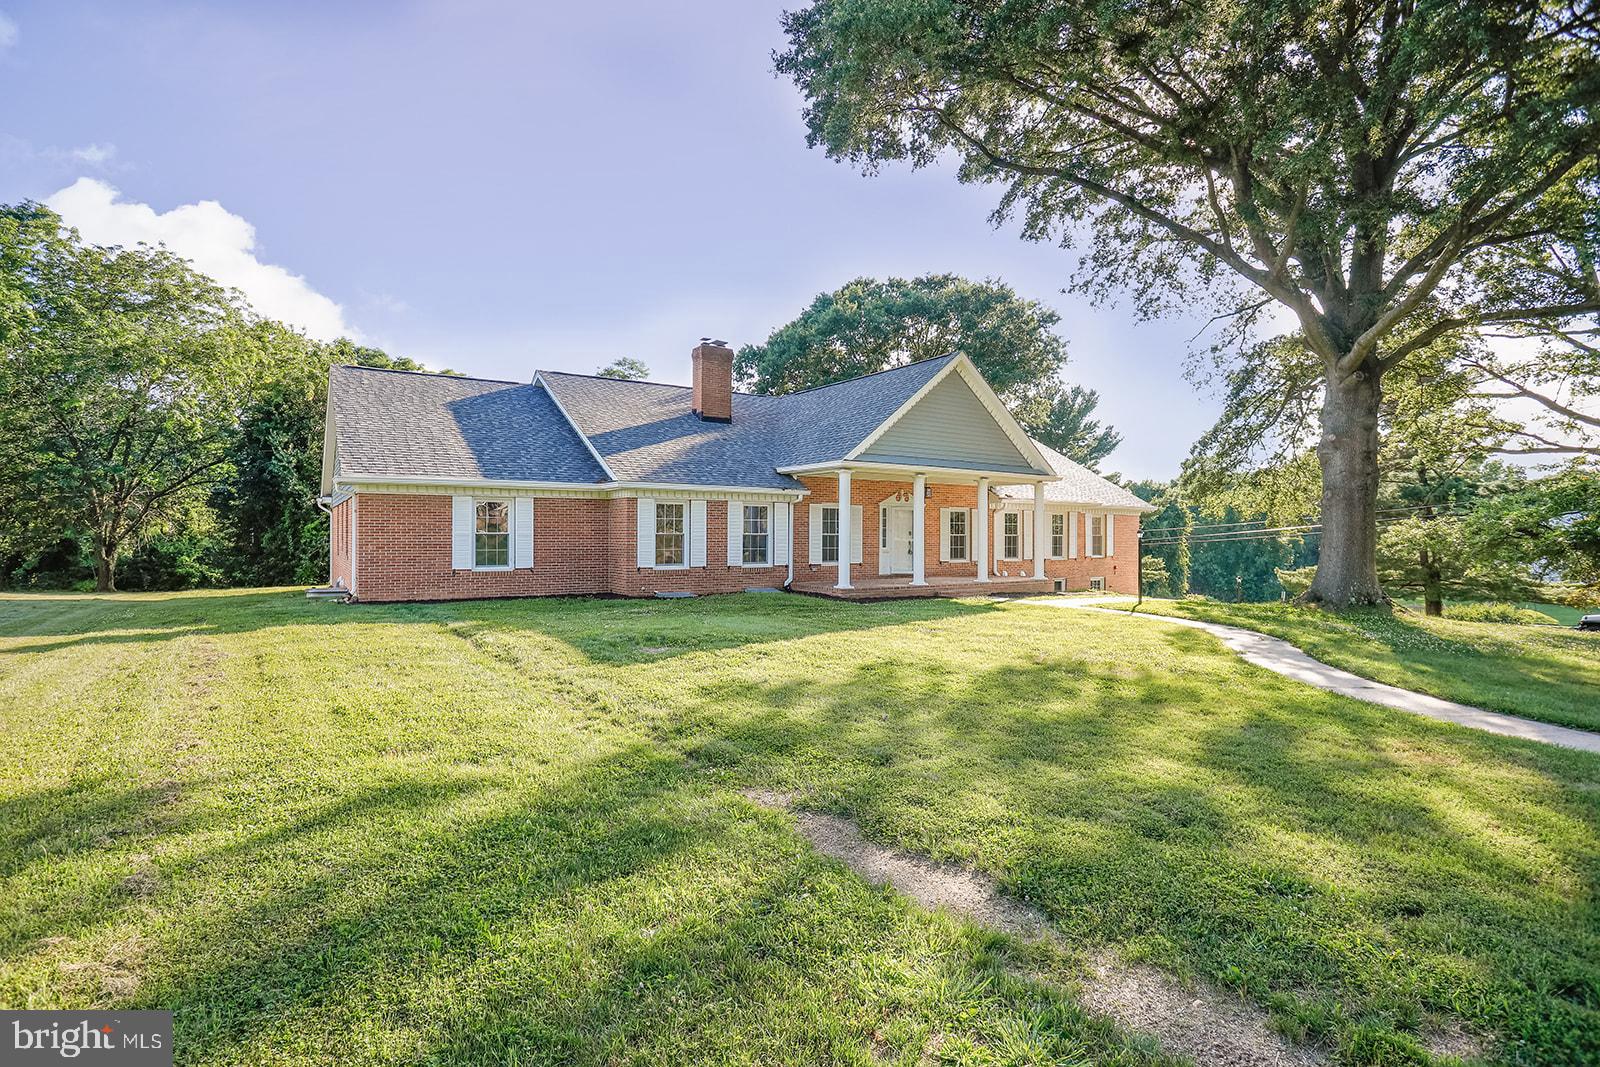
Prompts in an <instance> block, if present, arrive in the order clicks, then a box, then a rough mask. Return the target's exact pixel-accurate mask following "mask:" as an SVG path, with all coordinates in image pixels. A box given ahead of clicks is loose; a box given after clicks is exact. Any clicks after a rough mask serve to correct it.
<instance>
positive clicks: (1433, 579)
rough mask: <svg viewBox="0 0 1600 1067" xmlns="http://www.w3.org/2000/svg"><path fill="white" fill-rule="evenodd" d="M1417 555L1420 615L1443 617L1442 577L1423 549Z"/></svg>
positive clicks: (1430, 557)
mask: <svg viewBox="0 0 1600 1067" xmlns="http://www.w3.org/2000/svg"><path fill="white" fill-rule="evenodd" d="M1419 555H1420V558H1419V560H1418V562H1419V563H1421V564H1422V613H1423V614H1424V615H1443V614H1444V577H1443V575H1441V574H1440V573H1439V568H1438V566H1436V565H1435V564H1434V562H1433V557H1432V556H1431V555H1430V554H1429V552H1428V550H1427V549H1423V550H1422V552H1421V553H1420V554H1419Z"/></svg>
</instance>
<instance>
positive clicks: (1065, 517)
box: [1044, 511, 1072, 559]
mask: <svg viewBox="0 0 1600 1067" xmlns="http://www.w3.org/2000/svg"><path fill="white" fill-rule="evenodd" d="M1049 515H1050V518H1049V521H1048V522H1047V523H1046V524H1045V530H1044V535H1045V536H1046V537H1048V538H1049V539H1050V542H1049V544H1048V545H1046V546H1045V547H1046V549H1048V550H1049V551H1047V553H1046V556H1047V557H1048V558H1049V559H1066V558H1067V551H1068V549H1069V548H1070V547H1071V541H1072V538H1071V537H1070V536H1069V535H1070V534H1071V532H1072V514H1071V512H1067V511H1051V512H1050V513H1049ZM1057 519H1060V520H1061V551H1060V552H1056V551H1054V549H1055V547H1056V528H1055V523H1056V520H1057Z"/></svg>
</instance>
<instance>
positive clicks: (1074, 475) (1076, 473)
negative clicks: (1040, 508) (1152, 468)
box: [995, 441, 1155, 511]
mask: <svg viewBox="0 0 1600 1067" xmlns="http://www.w3.org/2000/svg"><path fill="white" fill-rule="evenodd" d="M1033 443H1034V445H1035V446H1037V447H1038V449H1039V451H1040V452H1042V453H1043V454H1044V458H1045V459H1047V460H1049V461H1050V466H1051V467H1052V468H1054V469H1055V472H1056V474H1057V475H1059V476H1060V480H1059V481H1054V482H1046V483H1045V485H1044V498H1045V499H1046V500H1050V501H1055V502H1057V503H1061V504H1093V505H1097V506H1099V507H1104V508H1116V509H1120V510H1126V511H1154V510H1155V506H1154V505H1152V504H1147V503H1146V502H1145V501H1143V500H1140V499H1139V498H1138V497H1137V496H1134V495H1133V494H1132V493H1130V492H1129V491H1128V490H1126V489H1124V488H1122V486H1120V485H1118V484H1117V483H1116V482H1113V481H1111V480H1110V479H1108V478H1102V477H1101V476H1100V475H1098V474H1096V473H1095V472H1094V471H1092V470H1090V469H1089V468H1088V467H1085V466H1084V465H1083V464H1081V463H1075V462H1073V461H1072V460H1070V459H1068V458H1067V457H1066V456H1063V455H1062V454H1061V453H1060V452H1057V451H1056V450H1055V449H1053V448H1051V447H1049V446H1048V445H1043V444H1040V443H1039V442H1038V441H1034V442H1033ZM995 495H996V496H1000V497H1005V498H1006V499H1008V500H1032V499H1033V486H1031V485H1003V486H1000V487H998V488H996V489H995Z"/></svg>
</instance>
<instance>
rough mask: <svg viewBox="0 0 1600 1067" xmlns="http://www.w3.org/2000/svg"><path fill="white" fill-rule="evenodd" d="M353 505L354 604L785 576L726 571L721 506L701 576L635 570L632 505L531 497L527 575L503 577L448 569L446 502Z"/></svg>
mask: <svg viewBox="0 0 1600 1067" xmlns="http://www.w3.org/2000/svg"><path fill="white" fill-rule="evenodd" d="M359 502H360V503H359V506H360V512H359V520H358V521H359V528H358V534H357V538H356V548H357V552H358V554H359V565H358V571H357V573H358V576H359V581H360V585H359V587H358V588H357V590H356V592H357V595H358V597H359V598H360V599H361V600H367V601H390V600H460V599H471V598H478V597H505V596H573V595H583V594H597V593H617V594H620V595H623V596H652V595H654V594H655V593H657V592H692V593H698V594H707V593H736V592H741V591H743V590H745V589H747V588H752V587H763V586H781V585H783V583H784V581H785V578H786V576H787V573H786V572H787V568H785V567H729V566H727V554H728V550H727V503H726V502H724V501H720V500H710V501H707V502H706V566H704V567H691V568H689V569H687V570H681V571H679V570H673V571H664V570H663V571H658V570H654V569H651V568H640V567H639V566H638V557H637V554H636V551H635V546H634V540H635V537H636V526H635V522H634V515H635V502H634V501H633V500H630V499H613V500H598V499H583V498H575V497H536V498H535V499H534V502H533V531H534V533H533V567H532V568H531V569H518V570H510V571H471V570H463V571H458V570H453V569H452V568H451V546H450V523H451V518H450V497H449V496H448V495H445V494H427V493H397V494H371V493H363V494H360V495H359Z"/></svg>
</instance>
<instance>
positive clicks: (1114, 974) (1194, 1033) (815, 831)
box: [744, 790, 1330, 1067]
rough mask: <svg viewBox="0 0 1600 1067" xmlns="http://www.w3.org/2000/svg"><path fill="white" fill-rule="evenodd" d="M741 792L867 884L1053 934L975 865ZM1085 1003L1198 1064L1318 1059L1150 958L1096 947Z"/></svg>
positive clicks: (1259, 1016)
mask: <svg viewBox="0 0 1600 1067" xmlns="http://www.w3.org/2000/svg"><path fill="white" fill-rule="evenodd" d="M744 795H745V796H746V797H747V798H748V799H750V800H752V801H754V802H755V803H756V804H759V805H760V806H762V807H764V808H769V809H772V810H775V811H782V812H786V813H788V814H789V815H791V816H792V817H793V818H794V820H795V822H796V824H797V825H798V827H799V829H800V833H801V834H802V835H803V836H804V837H805V838H806V840H807V841H810V842H811V844H812V846H813V847H815V848H816V849H817V851H819V852H821V853H823V854H825V855H828V856H832V857H833V858H834V859H837V860H839V861H841V862H843V863H844V864H845V866H847V867H849V868H850V869H851V870H853V871H855V872H856V873H857V874H859V875H861V876H862V877H863V878H865V879H866V880H867V881H869V882H872V883H874V884H885V883H887V884H888V885H891V886H893V887H894V888H895V889H897V890H899V891H900V892H902V893H904V894H905V895H906V896H908V897H910V898H911V899H912V900H915V901H916V902H917V903H918V904H921V905H922V906H923V907H926V908H945V909H948V910H949V911H952V912H955V913H956V914H958V915H964V916H966V917H967V918H969V919H972V920H973V921H975V922H978V923H981V924H983V925H984V926H988V927H991V928H993V929H996V930H1000V931H1003V932H1005V933H1008V934H1012V935H1013V936H1016V937H1020V938H1023V939H1025V940H1035V939H1039V938H1045V937H1052V936H1054V934H1053V933H1052V930H1051V926H1050V920H1049V919H1048V918H1047V917H1046V916H1045V915H1044V913H1042V912H1040V911H1039V910H1038V909H1036V908H1034V907H1032V906H1030V905H1028V904H1025V903H1023V902H1022V901H1019V900H1014V899H1012V898H1010V897H1008V896H1006V895H1005V894H1004V893H1002V892H1000V890H999V888H998V887H997V886H996V885H995V883H994V880H993V879H992V878H989V877H988V876H986V875H983V874H980V873H978V872H977V871H971V870H967V869H965V868H962V867H954V866H950V865H948V864H942V863H934V862H932V861H931V860H926V859H922V858H920V857H917V856H912V855H908V854H906V853H903V852H896V851H894V850H893V849H887V848H882V847H880V846H878V845H874V844H873V843H872V842H870V841H868V840H867V839H866V838H864V837H862V836H861V832H860V831H859V830H857V829H856V827H855V824H854V823H852V822H850V821H849V820H848V819H841V818H839V817H838V816H836V815H822V814H818V813H816V812H808V811H799V810H796V809H794V808H793V806H792V798H791V797H789V796H788V795H786V794H783V793H773V792H767V791H765V790H747V791H746V792H745V794H744ZM1082 983H1083V997H1082V999H1083V1004H1084V1006H1085V1007H1087V1008H1089V1009H1090V1010H1091V1011H1094V1012H1098V1013H1099V1014H1102V1015H1106V1016H1109V1017H1110V1018H1112V1019H1114V1020H1115V1021H1116V1022H1117V1023H1118V1024H1119V1025H1121V1026H1122V1027H1123V1028H1125V1029H1127V1030H1133V1031H1139V1032H1142V1033H1146V1034H1150V1035H1152V1036H1154V1037H1155V1038H1156V1039H1157V1040H1158V1041H1159V1042H1160V1043H1161V1048H1162V1050H1163V1051H1165V1052H1167V1053H1170V1054H1175V1055H1180V1056H1189V1057H1191V1058H1192V1059H1193V1060H1194V1061H1195V1063H1196V1064H1198V1065H1200V1067H1319V1065H1322V1064H1326V1063H1328V1062H1330V1061H1329V1057H1328V1055H1327V1054H1326V1053H1325V1052H1323V1051H1322V1050H1320V1049H1314V1048H1308V1047H1305V1046H1301V1045H1295V1044H1292V1043H1290V1042H1289V1041H1288V1040H1286V1039H1285V1038H1284V1037H1282V1036H1281V1035H1279V1034H1277V1033H1275V1032H1274V1031H1272V1030H1271V1029H1269V1028H1268V1026H1267V1016H1266V1013H1265V1012H1263V1011H1261V1010H1260V1009H1259V1008H1257V1007H1255V1006H1254V1005H1252V1004H1250V1003H1248V1002H1247V1001H1243V1000H1240V999H1238V998H1237V997H1233V996H1229V995H1228V994H1226V993H1223V992H1222V991H1220V990H1217V989H1213V988H1211V987H1209V986H1194V987H1189V986H1185V985H1182V984H1181V983H1179V982H1177V981H1176V980H1174V979H1173V978H1171V977H1170V976H1168V975H1167V974H1166V973H1165V972H1163V971H1160V970H1157V969H1156V968H1154V967H1144V966H1129V965H1127V964H1125V963H1122V962H1120V961H1118V960H1116V959H1114V958H1113V957H1112V956H1111V955H1110V954H1108V953H1101V954H1099V955H1097V956H1095V957H1094V958H1092V959H1091V960H1090V966H1089V968H1088V970H1087V972H1086V973H1085V974H1084V975H1083V978H1082Z"/></svg>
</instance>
